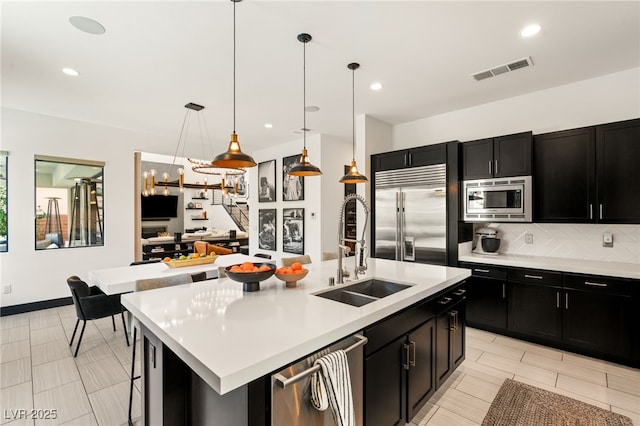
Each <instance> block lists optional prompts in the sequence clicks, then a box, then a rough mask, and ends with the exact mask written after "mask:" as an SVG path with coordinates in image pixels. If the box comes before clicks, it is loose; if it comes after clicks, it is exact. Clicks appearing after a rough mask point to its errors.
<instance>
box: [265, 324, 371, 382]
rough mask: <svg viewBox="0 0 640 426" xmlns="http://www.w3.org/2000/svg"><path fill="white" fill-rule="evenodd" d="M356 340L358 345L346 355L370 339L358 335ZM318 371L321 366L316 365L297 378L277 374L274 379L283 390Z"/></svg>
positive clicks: (299, 374)
mask: <svg viewBox="0 0 640 426" xmlns="http://www.w3.org/2000/svg"><path fill="white" fill-rule="evenodd" d="M353 337H354V338H356V339H358V341H357V342H356V343H354V344H353V345H351V346H349V347H347V348H345V349H344V351H345V353H349V352H351V351H352V350H354V349H356V348H358V347H360V346H363V345H365V344H366V343H367V342H368V341H369V339H367V338H366V337H365V336H363V335H361V334H356V335H354V336H353ZM316 371H320V366H319V365H314V366H313V367H310V368H307V369H306V370H304V371H302V372H300V373H298V374H296V375H295V376H291V377H289V378H287V377H285V376H283V375H282V374H280V373H276V374H274V375H273V379H274V380H275V381H276V383H278V385H280V387H281V388H282V389H284V388H286V387H287V386H289V385H291V384H293V383H296V382H299V381H300V380H302V379H304V378H305V377H307V376H309V375H311V374H313V373H315V372H316Z"/></svg>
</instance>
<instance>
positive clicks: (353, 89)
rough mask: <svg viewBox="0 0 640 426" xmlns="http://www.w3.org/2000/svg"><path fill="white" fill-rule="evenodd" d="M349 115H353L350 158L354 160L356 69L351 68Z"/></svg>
mask: <svg viewBox="0 0 640 426" xmlns="http://www.w3.org/2000/svg"><path fill="white" fill-rule="evenodd" d="M351 117H353V126H351V129H352V134H351V159H352V160H353V161H355V160H356V70H355V69H353V70H351Z"/></svg>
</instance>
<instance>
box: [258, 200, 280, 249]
mask: <svg viewBox="0 0 640 426" xmlns="http://www.w3.org/2000/svg"><path fill="white" fill-rule="evenodd" d="M258 229H259V232H258V248H259V249H260V250H271V251H276V237H277V231H276V209H260V210H258Z"/></svg>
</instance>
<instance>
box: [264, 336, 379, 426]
mask: <svg viewBox="0 0 640 426" xmlns="http://www.w3.org/2000/svg"><path fill="white" fill-rule="evenodd" d="M365 343H367V338H366V337H364V336H362V335H360V334H354V335H353V336H350V337H347V338H345V339H343V340H340V341H339V342H336V343H334V344H333V345H331V346H329V347H328V348H325V349H323V350H322V351H320V352H317V353H315V354H313V355H310V356H309V357H307V358H305V359H303V360H301V361H299V362H297V363H296V364H293V365H291V366H290V367H288V368H285V369H284V370H281V371H279V372H277V373H276V374H274V375H272V376H271V424H272V425H274V426H283V425H287V426H332V425H335V423H334V421H333V416H332V414H331V408H330V407H329V408H327V410H326V411H318V410H316V409H315V408H314V407H313V405H311V401H310V397H311V391H310V386H309V383H310V381H311V375H312V374H313V373H314V372H316V371H318V370H319V369H320V367H318V366H315V367H314V366H313V362H314V361H315V360H316V359H318V358H319V357H321V356H322V355H325V354H327V353H330V352H333V351H336V350H338V349H342V350H344V351H345V352H346V353H347V359H348V361H349V376H350V377H351V392H352V394H353V406H354V410H355V418H356V425H359V426H361V425H362V423H363V414H362V402H363V389H362V383H363V353H362V347H363V346H364V345H365Z"/></svg>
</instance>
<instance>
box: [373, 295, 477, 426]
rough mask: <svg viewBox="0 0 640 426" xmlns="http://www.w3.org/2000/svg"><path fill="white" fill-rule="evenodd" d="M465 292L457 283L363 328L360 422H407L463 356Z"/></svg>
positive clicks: (384, 425) (384, 424)
mask: <svg viewBox="0 0 640 426" xmlns="http://www.w3.org/2000/svg"><path fill="white" fill-rule="evenodd" d="M465 291H466V290H465V289H464V287H461V286H458V287H456V288H454V289H453V290H451V291H449V292H447V293H446V294H443V295H439V296H437V297H436V298H435V299H433V300H429V301H425V302H422V303H419V304H417V305H416V306H413V307H410V308H408V309H407V310H405V311H403V312H401V313H399V314H397V315H394V316H392V317H391V318H388V319H385V320H383V321H381V322H379V323H377V324H375V325H373V326H371V327H369V328H367V329H365V330H364V334H365V335H366V336H367V338H368V339H369V341H368V343H367V345H366V346H365V348H364V351H365V359H364V378H365V383H364V424H365V425H368V426H391V425H404V424H405V423H409V422H410V421H411V419H413V418H414V417H415V415H416V414H417V413H418V411H420V409H421V408H422V407H423V406H424V404H425V403H426V402H427V400H428V399H429V398H430V397H431V396H432V395H433V393H434V392H435V391H436V389H437V388H438V386H439V384H441V383H442V382H443V381H444V380H446V378H447V377H448V376H449V375H450V374H451V373H452V372H453V370H455V368H456V367H457V366H458V365H460V363H461V362H462V361H463V360H464V307H465V305H464V297H465V296H464V294H465ZM439 301H446V303H444V304H442V303H438V302H439ZM436 315H437V318H436ZM439 345H440V346H441V347H440V346H439ZM441 358H442V360H441ZM445 358H446V362H445V361H444V359H445ZM437 368H440V369H441V370H443V371H442V373H441V374H437V373H436V369H437ZM444 370H446V371H444Z"/></svg>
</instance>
